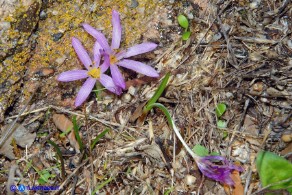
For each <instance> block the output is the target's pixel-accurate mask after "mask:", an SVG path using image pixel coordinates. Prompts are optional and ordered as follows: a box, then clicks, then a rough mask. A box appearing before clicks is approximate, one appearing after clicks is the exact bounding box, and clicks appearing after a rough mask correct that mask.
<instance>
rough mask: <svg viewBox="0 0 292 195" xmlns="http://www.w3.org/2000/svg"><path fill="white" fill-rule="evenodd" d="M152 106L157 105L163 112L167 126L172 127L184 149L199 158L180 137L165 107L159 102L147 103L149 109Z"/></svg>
mask: <svg viewBox="0 0 292 195" xmlns="http://www.w3.org/2000/svg"><path fill="white" fill-rule="evenodd" d="M153 107H158V108H159V109H160V110H161V111H162V112H163V114H164V115H165V116H166V118H167V122H168V124H169V126H170V127H171V128H172V129H173V131H174V133H175V134H176V136H177V138H178V139H179V141H180V142H181V143H182V145H183V146H184V148H185V149H186V151H187V152H188V153H189V154H190V155H191V156H192V157H193V158H194V159H195V160H196V159H198V158H199V155H197V154H195V153H194V152H193V151H192V150H191V149H190V148H189V146H188V145H187V143H186V142H185V141H184V139H183V138H182V136H181V134H180V132H179V129H178V128H177V127H176V126H175V124H174V121H173V120H172V118H171V116H170V113H169V112H168V110H167V108H166V107H165V106H164V105H163V104H160V103H153V104H150V105H149V109H152V108H153Z"/></svg>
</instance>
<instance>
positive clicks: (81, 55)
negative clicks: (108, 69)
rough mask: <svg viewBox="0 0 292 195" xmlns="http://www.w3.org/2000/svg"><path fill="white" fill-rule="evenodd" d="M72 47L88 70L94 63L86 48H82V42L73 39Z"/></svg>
mask: <svg viewBox="0 0 292 195" xmlns="http://www.w3.org/2000/svg"><path fill="white" fill-rule="evenodd" d="M72 46H73V47H74V49H75V52H76V54H77V56H78V58H79V59H80V61H81V62H82V64H83V65H84V66H85V67H86V68H87V69H88V68H89V66H90V65H91V64H92V61H91V59H90V57H89V55H88V53H87V51H86V50H85V48H84V47H83V46H82V44H81V42H80V41H79V40H78V39H77V38H75V37H72Z"/></svg>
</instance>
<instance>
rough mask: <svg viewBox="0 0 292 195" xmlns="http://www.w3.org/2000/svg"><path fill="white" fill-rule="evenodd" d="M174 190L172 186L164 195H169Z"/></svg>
mask: <svg viewBox="0 0 292 195" xmlns="http://www.w3.org/2000/svg"><path fill="white" fill-rule="evenodd" d="M173 190H174V187H173V186H172V187H171V188H169V189H168V190H166V191H165V192H164V194H163V195H169V194H170V193H171V192H172V191H173Z"/></svg>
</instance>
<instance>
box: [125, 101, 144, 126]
mask: <svg viewBox="0 0 292 195" xmlns="http://www.w3.org/2000/svg"><path fill="white" fill-rule="evenodd" d="M146 103H147V102H143V103H141V104H139V105H138V106H137V108H136V110H135V111H134V113H133V114H132V116H131V117H130V119H129V121H130V122H135V121H136V120H137V118H139V117H140V116H141V115H142V112H143V108H144V106H145V104H146Z"/></svg>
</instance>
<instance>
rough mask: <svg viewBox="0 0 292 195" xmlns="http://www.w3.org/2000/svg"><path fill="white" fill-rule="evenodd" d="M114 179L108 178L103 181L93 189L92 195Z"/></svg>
mask: <svg viewBox="0 0 292 195" xmlns="http://www.w3.org/2000/svg"><path fill="white" fill-rule="evenodd" d="M113 179H114V178H112V177H110V178H108V179H107V180H105V181H104V182H102V183H101V184H99V185H98V186H97V187H96V188H95V189H94V192H93V193H92V194H95V193H96V192H97V191H98V190H100V189H101V188H103V187H104V186H105V185H107V184H108V183H109V182H111V181H112V180H113Z"/></svg>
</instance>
